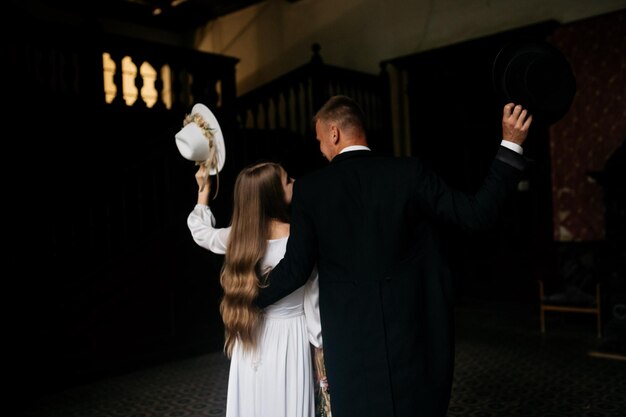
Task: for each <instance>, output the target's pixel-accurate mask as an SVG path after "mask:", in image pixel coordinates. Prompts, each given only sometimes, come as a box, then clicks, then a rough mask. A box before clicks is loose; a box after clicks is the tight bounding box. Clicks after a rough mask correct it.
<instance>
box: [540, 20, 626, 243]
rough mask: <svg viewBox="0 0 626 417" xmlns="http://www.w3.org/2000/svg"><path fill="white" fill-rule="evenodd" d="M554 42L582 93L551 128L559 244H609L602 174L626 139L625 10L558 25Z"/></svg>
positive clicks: (555, 209) (556, 236) (554, 208)
mask: <svg viewBox="0 0 626 417" xmlns="http://www.w3.org/2000/svg"><path fill="white" fill-rule="evenodd" d="M549 41H550V42H551V43H552V44H553V45H555V46H556V47H558V48H559V49H560V50H561V51H562V52H563V53H564V54H565V56H566V57H567V59H568V60H569V62H570V64H571V65H572V69H573V71H574V75H575V77H576V84H577V91H576V95H575V97H574V101H573V103H572V106H571V108H570V110H569V112H568V113H567V114H566V115H565V116H564V117H563V118H562V119H561V120H559V121H558V122H557V123H555V124H553V125H552V126H551V127H550V154H551V164H552V198H553V219H554V231H553V232H554V240H556V241H598V240H604V238H605V230H604V201H603V198H604V194H603V188H602V186H601V185H600V184H598V183H595V182H594V181H593V180H591V179H590V178H589V177H588V175H587V173H588V172H589V171H601V170H602V169H603V168H604V164H605V163H606V161H607V159H608V158H609V157H610V156H611V154H612V153H613V152H614V151H615V150H616V149H617V148H618V147H619V145H620V144H621V143H622V142H623V141H624V140H626V9H623V10H619V11H617V12H614V13H610V14H606V15H602V16H598V17H594V18H590V19H585V20H581V21H577V22H573V23H570V24H566V25H563V26H561V27H559V28H558V29H557V30H556V31H555V32H554V33H553V34H552V36H551V38H550V39H549Z"/></svg>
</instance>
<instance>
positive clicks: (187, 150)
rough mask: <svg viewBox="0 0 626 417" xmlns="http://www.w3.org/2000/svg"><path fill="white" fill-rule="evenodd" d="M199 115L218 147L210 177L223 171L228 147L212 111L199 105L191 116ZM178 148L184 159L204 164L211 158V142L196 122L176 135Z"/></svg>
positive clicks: (194, 107) (196, 105) (194, 108)
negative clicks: (215, 161)
mask: <svg viewBox="0 0 626 417" xmlns="http://www.w3.org/2000/svg"><path fill="white" fill-rule="evenodd" d="M194 114H199V115H200V117H202V119H204V121H205V122H206V123H207V124H208V125H209V127H210V129H211V133H212V135H213V143H214V145H215V147H216V159H217V164H216V166H212V167H210V169H209V174H210V175H215V174H217V173H218V172H220V171H221V170H222V168H223V167H224V163H225V162H226V146H225V144H224V134H223V133H222V129H221V127H220V124H219V122H218V121H217V118H216V117H215V115H214V114H213V112H211V110H210V109H209V108H208V107H207V106H205V105H204V104H202V103H197V104H195V105H194V106H193V108H192V109H191V115H194ZM175 139H176V146H177V147H178V151H179V152H180V154H181V155H182V156H183V158H185V159H188V160H190V161H195V162H204V161H206V159H207V158H208V157H209V142H208V140H207V139H206V137H205V136H204V133H203V131H202V129H200V127H198V125H197V124H196V123H194V122H191V123H188V124H187V125H186V126H185V127H183V128H182V129H181V130H180V131H179V132H178V133H177V134H176V135H175Z"/></svg>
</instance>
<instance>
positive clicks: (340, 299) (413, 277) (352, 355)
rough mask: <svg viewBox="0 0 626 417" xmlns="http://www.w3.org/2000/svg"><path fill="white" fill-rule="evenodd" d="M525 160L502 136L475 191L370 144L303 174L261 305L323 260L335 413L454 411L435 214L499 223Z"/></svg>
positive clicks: (444, 271) (468, 222) (447, 299)
mask: <svg viewBox="0 0 626 417" xmlns="http://www.w3.org/2000/svg"><path fill="white" fill-rule="evenodd" d="M525 163H526V162H525V159H524V158H523V157H522V156H521V155H518V154H516V153H515V152H513V151H511V150H509V149H507V148H504V147H500V149H499V150H498V153H497V155H496V158H495V159H494V161H493V163H492V166H491V169H490V171H489V173H488V175H487V177H486V179H485V181H484V183H483V185H482V187H481V188H480V189H479V190H478V191H477V192H476V193H475V194H474V195H467V194H464V193H461V192H459V191H455V190H453V189H450V188H449V187H448V186H447V185H446V184H445V183H444V181H443V180H442V179H440V178H439V177H438V176H436V175H434V174H433V173H432V172H430V171H428V170H427V169H426V168H425V167H424V166H423V165H422V164H421V163H420V162H419V161H418V160H417V159H415V158H392V157H379V156H376V155H375V154H374V153H372V152H370V151H352V152H346V153H343V154H339V155H338V156H336V157H335V158H334V159H333V160H332V162H331V163H330V165H328V166H327V167H325V168H323V169H321V170H319V171H317V172H314V173H312V174H309V175H307V176H305V177H304V178H301V179H299V180H297V181H296V182H295V184H294V192H293V200H292V217H291V234H290V237H289V240H288V243H287V251H286V253H285V257H284V258H283V260H282V261H281V262H279V264H278V265H277V266H276V267H275V268H274V270H273V271H272V272H271V273H270V275H269V286H268V287H266V288H263V289H262V290H261V291H260V294H259V298H258V305H259V306H261V307H265V306H267V305H269V304H271V303H273V302H275V301H277V300H279V299H280V298H282V297H284V296H285V295H287V294H289V293H290V292H292V291H293V290H295V289H296V288H298V287H300V286H301V285H303V284H304V282H305V281H306V280H307V278H308V277H309V275H310V273H311V270H312V268H313V266H314V265H315V264H316V263H317V267H318V271H319V288H320V297H319V303H320V314H321V323H322V334H323V341H324V351H325V360H326V368H327V374H328V382H329V388H330V395H331V407H332V411H333V417H354V416H359V417H365V416H376V417H391V416H402V417H406V416H436V417H442V416H445V415H446V411H447V407H448V403H449V398H450V391H451V385H452V370H453V360H454V344H453V329H452V314H453V303H452V298H451V297H452V283H451V277H450V274H449V270H448V267H447V265H446V261H445V259H444V257H443V255H442V250H441V246H440V240H439V238H438V236H437V227H436V225H437V224H438V223H448V224H455V225H458V226H460V227H462V228H469V229H484V228H487V227H490V226H492V225H494V223H495V221H496V219H497V216H498V211H499V210H500V208H501V207H502V205H503V203H504V200H505V198H506V196H507V194H508V193H509V192H510V191H511V190H513V189H514V188H515V186H516V184H517V182H518V181H519V179H520V173H521V172H522V170H523V169H524V166H525Z"/></svg>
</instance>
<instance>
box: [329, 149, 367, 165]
mask: <svg viewBox="0 0 626 417" xmlns="http://www.w3.org/2000/svg"><path fill="white" fill-rule="evenodd" d="M372 155H374V153H373V152H372V151H366V150H362V151H349V152H344V153H340V154H338V155H336V156H335V157H334V158H333V160H332V161H330V163H331V164H336V163H337V162H341V161H345V160H346V159H351V158H361V157H364V156H372Z"/></svg>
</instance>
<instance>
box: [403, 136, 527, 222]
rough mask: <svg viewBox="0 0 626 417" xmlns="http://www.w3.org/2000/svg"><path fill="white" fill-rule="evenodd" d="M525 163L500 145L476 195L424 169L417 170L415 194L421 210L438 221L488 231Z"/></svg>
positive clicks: (518, 179)
mask: <svg viewBox="0 0 626 417" xmlns="http://www.w3.org/2000/svg"><path fill="white" fill-rule="evenodd" d="M527 164H528V163H527V160H526V159H525V158H524V157H523V156H522V155H520V154H518V153H517V152H515V151H512V150H510V149H508V148H506V147H504V146H500V148H499V149H498V152H497V154H496V156H495V159H494V161H493V162H492V164H491V168H490V169H489V173H488V174H487V177H486V178H485V180H484V182H483V184H482V186H481V187H480V188H479V189H478V190H477V191H476V193H474V194H467V193H463V192H461V191H458V190H454V189H451V188H449V187H448V186H446V184H445V183H444V181H443V180H442V179H441V178H439V177H437V176H436V175H435V174H433V173H432V172H428V171H427V170H426V169H424V168H420V169H418V171H417V174H416V175H417V177H418V179H417V181H415V184H416V189H415V190H414V193H415V195H417V200H418V204H419V205H420V207H421V208H422V209H423V210H424V211H426V212H427V213H430V214H431V215H432V216H434V217H435V218H436V219H438V220H439V221H442V222H444V223H448V224H454V225H457V226H460V227H461V228H463V229H467V230H483V229H487V228H490V227H493V226H494V225H495V224H496V221H497V219H498V215H499V213H500V210H501V209H502V206H503V205H504V202H505V200H506V198H507V196H508V195H509V194H510V193H511V192H512V191H513V190H515V188H516V186H517V183H518V182H519V181H520V179H521V177H522V173H523V171H524V170H525V169H526V167H527Z"/></svg>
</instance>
